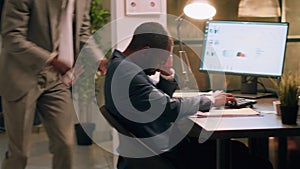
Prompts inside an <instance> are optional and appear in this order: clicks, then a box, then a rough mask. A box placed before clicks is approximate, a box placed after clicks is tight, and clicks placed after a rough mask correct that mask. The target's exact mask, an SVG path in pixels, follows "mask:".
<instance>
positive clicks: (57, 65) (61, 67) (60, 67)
mask: <svg viewBox="0 0 300 169" xmlns="http://www.w3.org/2000/svg"><path fill="white" fill-rule="evenodd" d="M49 65H51V66H53V67H54V69H55V70H57V71H58V72H59V73H60V74H61V75H64V74H65V73H67V71H68V70H70V69H71V68H70V67H69V66H67V65H66V64H65V63H64V62H62V61H60V60H58V59H57V58H54V59H52V61H51V62H49Z"/></svg>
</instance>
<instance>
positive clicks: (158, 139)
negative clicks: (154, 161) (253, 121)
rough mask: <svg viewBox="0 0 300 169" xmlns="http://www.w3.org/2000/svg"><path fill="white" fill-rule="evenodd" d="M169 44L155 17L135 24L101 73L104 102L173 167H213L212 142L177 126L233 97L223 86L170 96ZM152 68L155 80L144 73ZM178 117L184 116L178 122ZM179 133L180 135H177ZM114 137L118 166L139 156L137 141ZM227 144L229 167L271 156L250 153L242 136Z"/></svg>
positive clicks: (247, 166) (266, 167) (250, 167)
mask: <svg viewBox="0 0 300 169" xmlns="http://www.w3.org/2000/svg"><path fill="white" fill-rule="evenodd" d="M172 45H173V43H172V40H171V38H170V37H169V33H168V32H167V31H166V30H165V29H164V27H163V26H162V25H160V24H159V23H155V22H146V23H143V24H141V25H139V26H138V27H137V28H136V29H135V31H134V35H133V37H132V40H131V42H130V43H129V45H128V47H127V48H126V49H125V51H123V52H121V51H119V50H115V51H114V52H113V54H112V57H111V59H110V61H109V64H108V70H107V75H106V77H105V105H106V108H107V109H108V111H109V112H111V113H112V115H113V116H114V117H115V118H116V120H117V121H118V122H119V123H121V124H122V125H123V126H126V128H127V129H128V130H129V131H130V132H131V133H133V134H134V135H135V136H137V137H138V138H140V139H141V140H143V141H145V144H147V146H149V147H151V148H152V150H154V151H155V152H156V153H158V154H161V155H162V157H164V158H166V159H169V160H170V161H171V162H172V164H174V165H175V167H176V168H178V169H179V168H180V169H197V168H199V166H201V168H203V169H213V168H216V165H215V164H216V142H215V141H213V140H208V141H206V142H204V143H198V141H195V139H194V138H191V137H189V136H187V133H181V131H182V130H180V126H181V125H182V122H188V121H184V119H186V117H188V116H190V115H194V114H196V112H197V111H198V110H200V111H208V110H209V109H210V108H212V107H213V106H214V107H220V106H224V104H225V102H226V100H231V101H234V100H235V99H234V97H232V95H231V94H225V93H224V92H215V93H214V94H213V97H212V98H208V97H206V96H194V97H187V98H173V97H172V95H173V93H174V91H175V89H176V88H177V85H178V84H177V81H176V80H175V79H176V76H175V74H174V73H175V72H174V70H173V69H172V67H173V58H172V56H170V52H171V51H172ZM171 54H172V53H171ZM156 71H159V72H160V73H161V77H160V81H159V82H158V83H157V84H154V83H153V81H152V80H151V79H149V77H148V76H149V75H153V74H154V73H155V72H156ZM174 77H175V78H174ZM177 118H179V119H181V120H183V121H181V122H179V123H178V121H177ZM176 121H177V122H176ZM180 135H182V136H183V137H180V138H182V140H178V137H176V136H180ZM119 138H120V146H119V148H118V151H119V152H120V158H119V160H118V168H119V169H124V168H129V166H128V164H129V163H128V162H127V161H126V160H127V159H130V158H141V157H143V155H145V154H144V152H139V151H136V154H133V153H132V151H133V149H134V147H138V146H137V145H131V143H132V141H130V139H129V140H128V137H126V136H122V135H120V137H119ZM196 140H197V139H196ZM232 150H233V151H232V158H233V159H232V164H233V168H234V169H241V168H244V169H254V168H259V169H271V168H272V165H271V163H270V162H268V161H264V160H262V159H258V158H254V157H252V156H250V155H249V154H248V149H247V147H246V146H245V145H244V144H242V143H241V142H238V141H232ZM135 155H136V157H133V156H135ZM123 157H125V158H123ZM144 157H146V156H144ZM224 158H225V157H224ZM195 162H196V163H195ZM145 167H147V166H145Z"/></svg>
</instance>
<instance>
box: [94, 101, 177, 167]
mask: <svg viewBox="0 0 300 169" xmlns="http://www.w3.org/2000/svg"><path fill="white" fill-rule="evenodd" d="M100 111H101V113H102V115H103V116H104V118H105V119H106V120H107V122H108V123H109V124H110V125H111V126H112V127H113V128H114V129H116V130H117V131H118V132H119V133H122V134H124V135H127V136H130V137H132V138H134V139H135V140H136V141H137V142H138V143H139V144H140V145H142V146H143V147H144V148H145V149H147V150H148V151H150V152H152V153H153V156H152V157H147V158H128V157H123V158H124V159H125V161H126V162H127V164H128V168H130V169H140V168H143V169H148V168H149V169H150V168H151V169H152V168H159V169H176V167H174V166H173V164H172V163H171V162H170V161H169V160H167V159H165V158H163V157H161V156H160V155H159V154H157V153H156V152H155V151H154V150H152V149H151V148H150V147H149V146H147V145H146V144H145V143H143V142H142V141H141V140H140V139H139V138H137V137H136V136H135V135H134V134H133V133H131V132H129V131H128V130H127V129H126V128H125V127H124V126H123V125H122V124H120V123H119V122H118V121H117V120H116V119H115V118H114V117H113V115H112V114H111V113H110V112H109V111H108V110H107V109H106V107H105V105H104V106H102V107H100Z"/></svg>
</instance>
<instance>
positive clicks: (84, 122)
mask: <svg viewBox="0 0 300 169" xmlns="http://www.w3.org/2000/svg"><path fill="white" fill-rule="evenodd" d="M102 1H103V0H92V1H91V8H90V17H91V26H90V30H91V34H93V33H94V32H96V31H97V30H98V29H100V28H101V27H102V26H104V25H105V24H106V23H107V22H108V21H109V17H110V13H109V11H108V10H107V9H104V8H103V6H102ZM95 40H100V39H95ZM80 62H87V63H83V65H85V66H84V67H85V68H84V69H85V72H91V71H89V70H86V69H89V67H90V66H89V64H90V63H88V62H89V61H85V60H80ZM94 77H95V78H94V79H93V78H90V77H89V75H87V74H84V73H83V74H82V76H81V77H80V80H79V81H77V82H76V83H77V84H76V85H75V86H74V90H76V91H75V92H73V94H74V97H75V100H76V102H77V105H78V110H77V111H78V116H79V117H78V118H79V120H80V123H79V122H78V123H76V124H75V133H76V138H77V144H78V145H91V144H92V139H91V136H92V133H93V131H94V129H95V127H96V125H95V123H93V122H92V118H93V117H92V116H91V111H92V108H93V105H95V102H96V100H93V98H94V97H93V95H95V93H96V94H97V92H99V89H97V88H96V90H95V91H93V88H92V87H91V86H95V82H96V83H97V82H98V81H99V79H103V76H102V75H101V74H100V73H96V74H95V76H94ZM96 85H97V84H96Z"/></svg>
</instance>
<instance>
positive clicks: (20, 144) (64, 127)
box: [0, 0, 103, 169]
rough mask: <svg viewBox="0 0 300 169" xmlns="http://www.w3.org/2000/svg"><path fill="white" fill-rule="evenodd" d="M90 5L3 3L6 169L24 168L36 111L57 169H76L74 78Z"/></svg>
mask: <svg viewBox="0 0 300 169" xmlns="http://www.w3.org/2000/svg"><path fill="white" fill-rule="evenodd" d="M90 4H91V1H90V0H5V3H4V7H3V14H2V29H1V30H2V32H1V33H2V38H3V45H2V46H3V48H2V52H1V57H0V95H1V96H2V102H3V112H4V119H5V127H6V129H7V134H8V151H7V153H6V156H5V159H4V161H3V164H2V169H24V168H25V167H26V164H27V159H28V156H29V154H30V134H31V132H32V124H33V119H34V114H35V109H36V108H37V109H38V111H39V113H40V115H41V117H42V121H43V125H44V127H45V129H46V132H47V134H48V136H49V141H50V146H49V149H50V152H51V153H52V154H53V163H52V164H53V168H54V169H71V168H72V163H73V162H72V156H73V155H72V153H73V152H72V149H73V148H72V147H73V140H74V135H73V133H74V131H73V130H74V125H73V115H74V107H73V103H72V99H71V92H70V90H69V87H70V85H71V84H72V79H71V78H72V75H71V76H70V73H71V72H72V71H71V70H72V67H73V64H74V61H75V60H76V58H77V56H78V54H79V52H80V49H81V47H82V46H83V45H84V44H85V42H86V41H87V40H88V38H89V35H90V29H89V27H90V17H89V9H90ZM100 60H101V59H99V60H98V61H99V63H103V62H102V61H100ZM101 65H102V64H101ZM101 68H102V67H101Z"/></svg>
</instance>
